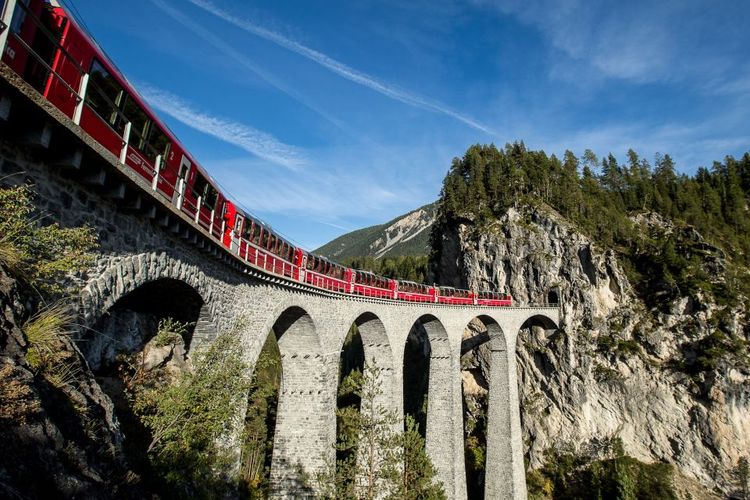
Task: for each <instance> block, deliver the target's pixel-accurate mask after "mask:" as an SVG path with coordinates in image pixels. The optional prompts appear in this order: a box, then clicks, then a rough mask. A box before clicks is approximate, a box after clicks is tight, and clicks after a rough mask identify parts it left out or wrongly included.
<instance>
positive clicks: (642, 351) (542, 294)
mask: <svg viewBox="0 0 750 500" xmlns="http://www.w3.org/2000/svg"><path fill="white" fill-rule="evenodd" d="M635 222H636V223H639V224H644V225H646V226H647V227H644V230H645V229H648V228H649V226H648V225H650V228H651V229H653V225H654V224H657V225H659V224H661V225H662V226H664V227H663V229H665V230H670V228H669V226H668V225H666V224H662V221H658V220H654V219H653V218H648V217H646V218H644V219H642V220H636V221H635ZM695 237H696V238H697V239H698V240H701V239H700V235H696V236H695ZM700 242H701V241H698V243H700ZM438 259H439V260H438V261H437V262H436V264H437V265H435V266H434V269H435V270H437V272H436V273H435V274H436V276H435V278H436V279H437V281H438V282H440V283H444V284H450V285H453V286H461V287H469V288H475V289H479V290H481V289H499V290H503V291H507V292H509V293H511V294H512V295H513V298H514V302H515V303H516V304H521V305H523V304H529V303H539V302H546V301H548V300H549V299H555V297H554V295H557V298H559V300H560V301H561V303H562V309H561V310H562V313H563V314H562V317H563V320H562V323H563V324H562V325H561V329H560V330H559V331H557V332H547V331H544V330H541V329H536V328H533V329H527V330H526V331H524V332H522V334H521V335H520V336H519V345H518V356H517V359H518V372H519V381H520V384H521V402H522V408H521V415H522V421H523V431H524V442H525V446H526V453H527V456H528V458H529V460H530V465H531V467H538V466H540V465H541V464H542V462H543V460H544V456H543V452H544V450H546V449H548V448H551V447H556V446H574V447H576V448H578V449H581V448H583V447H585V446H586V444H587V443H590V442H592V441H594V440H596V439H598V438H602V437H608V436H614V435H617V436H619V437H621V438H622V440H623V442H624V445H625V450H626V452H627V453H628V454H629V455H631V456H633V457H635V458H638V459H640V460H642V461H646V462H650V461H666V462H669V463H672V464H674V465H675V466H676V467H677V468H678V469H680V470H681V472H682V473H683V474H685V475H687V476H690V477H693V478H695V479H697V480H698V481H700V482H701V483H703V484H704V485H706V486H708V487H710V488H717V489H719V490H720V491H722V492H724V493H726V492H728V491H729V490H730V488H731V487H730V473H729V471H730V469H731V468H732V467H734V466H735V465H736V464H737V461H738V459H739V458H740V457H741V456H746V455H747V454H748V451H749V450H750V371H749V370H748V365H747V362H746V360H744V361H742V360H736V359H735V360H733V359H730V358H731V356H730V358H727V359H723V360H722V361H720V362H719V363H718V365H717V366H716V368H715V369H714V370H711V371H705V372H701V373H692V374H691V375H692V376H691V375H688V374H687V373H684V366H685V365H684V364H682V363H683V362H684V360H685V359H686V358H688V359H689V358H690V356H693V357H694V356H695V352H692V351H691V349H690V346H692V345H695V342H696V341H698V340H699V339H704V338H706V337H707V336H708V335H710V334H711V333H713V332H714V330H715V328H716V324H717V321H718V318H719V317H720V316H721V317H722V318H724V319H723V320H722V321H724V324H728V325H729V329H730V331H732V333H733V334H734V335H736V336H737V337H741V338H745V339H747V338H746V337H745V336H746V335H747V332H748V330H747V327H746V326H743V325H747V316H746V311H743V310H732V311H728V310H722V308H720V307H719V306H717V305H715V304H713V303H711V302H709V300H708V299H705V301H696V300H694V299H690V298H686V297H681V298H678V299H676V300H674V301H673V302H672V303H671V304H669V307H668V308H667V309H668V311H667V312H659V311H656V310H648V309H647V307H646V306H645V303H644V301H643V300H642V299H641V297H639V296H638V295H637V294H636V293H635V291H634V289H633V286H632V285H631V283H630V282H629V280H628V278H627V276H626V274H625V272H624V271H623V268H622V267H621V265H620V263H619V262H618V259H617V258H616V256H615V254H614V252H612V251H604V250H602V249H601V248H599V247H597V246H596V245H595V244H594V243H593V242H592V241H590V240H589V239H588V238H586V237H585V236H583V235H582V234H581V233H580V232H578V231H577V230H576V228H575V227H573V226H572V225H571V224H569V223H568V222H566V221H565V220H563V219H562V218H561V217H560V216H559V215H557V214H556V213H554V212H552V211H551V210H549V209H525V210H523V211H516V210H515V209H510V210H509V211H508V212H507V213H506V215H505V216H503V217H502V218H500V219H499V220H497V221H496V222H494V223H492V225H491V226H490V227H488V228H484V229H482V231H477V230H476V229H475V228H474V226H473V224H472V223H471V222H470V221H465V222H464V223H455V224H448V225H446V226H445V227H444V228H443V236H442V241H441V252H440V253H439V255H438ZM709 261H710V265H711V266H714V267H715V268H716V269H715V271H716V272H719V271H720V270H721V269H720V268H721V266H722V263H721V259H709ZM716 266H718V267H716ZM550 291H552V292H553V293H552V294H550ZM743 328H744V330H743ZM469 334H470V333H469ZM486 362H487V361H486V359H485V357H483V356H481V353H479V355H473V356H470V357H469V359H468V360H466V361H464V368H465V372H464V374H463V375H464V379H465V381H464V382H465V383H464V389H465V392H469V393H471V392H474V393H476V392H478V390H477V387H481V386H483V385H484V386H486V383H485V382H484V381H483V380H482V378H483V377H482V376H481V374H482V372H485V373H486V371H487V368H486ZM681 367H682V368H681Z"/></svg>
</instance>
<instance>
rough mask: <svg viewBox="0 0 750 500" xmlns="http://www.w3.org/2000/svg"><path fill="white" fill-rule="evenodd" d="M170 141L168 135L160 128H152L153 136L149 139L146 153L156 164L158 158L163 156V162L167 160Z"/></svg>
mask: <svg viewBox="0 0 750 500" xmlns="http://www.w3.org/2000/svg"><path fill="white" fill-rule="evenodd" d="M170 145H171V144H170V142H169V139H168V138H167V135H166V134H165V133H164V132H162V131H161V129H160V128H158V127H154V126H152V127H151V134H150V135H149V138H148V147H147V148H146V149H147V150H148V151H145V153H146V156H148V157H149V158H150V159H151V161H153V162H156V157H157V156H158V155H161V157H162V160H166V159H167V157H168V155H169V146H170Z"/></svg>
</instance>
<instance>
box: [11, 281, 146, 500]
mask: <svg viewBox="0 0 750 500" xmlns="http://www.w3.org/2000/svg"><path fill="white" fill-rule="evenodd" d="M25 311H26V307H25V302H24V301H23V300H22V297H21V295H20V294H19V291H18V288H17V286H16V283H15V281H14V280H13V279H11V278H9V277H8V276H7V275H6V274H5V272H4V271H3V270H2V269H1V268H0V443H2V447H3V450H2V453H0V477H1V478H2V481H0V497H3V498H59V497H66V498H109V497H111V498H141V497H143V492H142V491H141V490H140V488H139V487H138V485H137V482H138V480H137V477H136V476H135V475H134V474H132V473H131V472H130V471H129V469H128V467H127V464H126V463H125V461H124V458H123V457H124V455H123V453H122V440H123V436H122V433H121V432H120V428H119V425H118V423H117V419H116V418H115V416H114V409H113V406H112V403H111V401H110V400H109V398H108V397H107V396H106V395H105V394H104V393H103V392H102V390H101V389H100V387H99V385H98V384H97V383H96V381H95V380H94V377H93V374H92V373H91V371H90V370H89V369H88V367H87V366H86V363H85V362H84V360H83V356H82V355H81V353H80V352H79V351H78V349H77V348H76V346H75V345H74V343H73V342H72V341H71V340H70V339H62V340H61V341H60V342H59V345H57V346H56V347H57V352H56V357H58V358H59V359H63V360H64V365H65V368H66V369H67V370H68V371H65V372H57V375H58V376H57V377H54V378H53V377H47V376H44V375H42V374H40V373H36V372H35V371H34V370H33V369H32V368H31V366H30V365H29V364H28V362H27V361H26V356H25V354H24V353H25V352H26V349H27V345H26V341H25V339H24V336H23V334H22V332H21V325H22V322H23V321H25V319H26V316H27V313H26V312H25Z"/></svg>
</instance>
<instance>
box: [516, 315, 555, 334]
mask: <svg viewBox="0 0 750 500" xmlns="http://www.w3.org/2000/svg"><path fill="white" fill-rule="evenodd" d="M533 326H538V327H541V328H543V329H545V330H548V331H550V330H557V329H558V326H557V323H556V322H555V320H554V319H552V318H550V317H549V316H547V315H546V314H534V315H532V316H529V317H528V318H526V320H525V321H524V322H523V323H522V324H521V327H520V329H523V328H530V327H533Z"/></svg>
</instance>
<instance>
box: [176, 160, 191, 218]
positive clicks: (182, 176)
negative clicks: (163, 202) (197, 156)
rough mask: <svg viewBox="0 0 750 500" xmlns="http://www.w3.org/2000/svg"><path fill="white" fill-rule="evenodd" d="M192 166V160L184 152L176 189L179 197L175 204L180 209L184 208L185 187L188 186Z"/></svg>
mask: <svg viewBox="0 0 750 500" xmlns="http://www.w3.org/2000/svg"><path fill="white" fill-rule="evenodd" d="M191 166H192V163H191V162H190V160H188V159H187V156H185V155H184V154H183V155H182V160H181V161H180V170H179V173H178V174H177V186H176V187H177V190H176V191H175V195H176V196H177V199H176V200H175V202H174V204H175V205H176V206H177V209H178V210H182V204H183V203H185V189H186V187H187V176H188V173H189V172H190V167H191Z"/></svg>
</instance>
